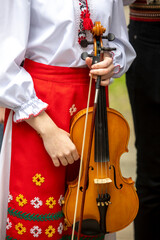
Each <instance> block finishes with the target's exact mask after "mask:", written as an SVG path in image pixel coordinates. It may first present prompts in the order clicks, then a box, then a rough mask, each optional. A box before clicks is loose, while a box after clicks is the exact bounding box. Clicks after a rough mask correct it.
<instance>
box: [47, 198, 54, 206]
mask: <svg viewBox="0 0 160 240" xmlns="http://www.w3.org/2000/svg"><path fill="white" fill-rule="evenodd" d="M46 205H47V206H48V207H49V208H53V207H54V205H56V200H54V198H53V197H49V198H48V199H47V200H46Z"/></svg>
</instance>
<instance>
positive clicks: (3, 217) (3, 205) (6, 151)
mask: <svg viewBox="0 0 160 240" xmlns="http://www.w3.org/2000/svg"><path fill="white" fill-rule="evenodd" d="M12 115H13V114H12V111H11V112H10V115H9V118H8V122H7V125H6V129H5V134H4V137H3V143H2V149H1V154H0V239H1V240H5V235H6V222H7V208H8V195H9V175H10V158H11V135H12Z"/></svg>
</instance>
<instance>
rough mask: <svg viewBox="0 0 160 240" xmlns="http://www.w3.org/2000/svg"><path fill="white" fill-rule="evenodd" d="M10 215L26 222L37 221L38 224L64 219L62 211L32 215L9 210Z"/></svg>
mask: <svg viewBox="0 0 160 240" xmlns="http://www.w3.org/2000/svg"><path fill="white" fill-rule="evenodd" d="M8 214H9V215H11V216H13V217H17V218H20V219H24V220H26V221H34V222H35V221H37V222H43V221H54V220H59V219H60V218H63V217H64V214H63V212H62V211H59V212H57V213H49V214H34V213H33V214H31V213H26V212H22V211H18V210H15V209H11V207H10V208H8Z"/></svg>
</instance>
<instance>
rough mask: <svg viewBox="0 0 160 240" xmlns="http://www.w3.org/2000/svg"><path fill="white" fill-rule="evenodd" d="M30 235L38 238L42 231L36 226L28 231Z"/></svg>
mask: <svg viewBox="0 0 160 240" xmlns="http://www.w3.org/2000/svg"><path fill="white" fill-rule="evenodd" d="M30 233H31V234H33V237H39V235H40V234H41V233H42V229H41V228H39V227H38V226H34V227H33V228H31V229H30Z"/></svg>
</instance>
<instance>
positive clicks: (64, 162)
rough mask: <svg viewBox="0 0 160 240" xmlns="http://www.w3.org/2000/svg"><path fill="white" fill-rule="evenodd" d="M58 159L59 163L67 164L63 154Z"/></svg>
mask: <svg viewBox="0 0 160 240" xmlns="http://www.w3.org/2000/svg"><path fill="white" fill-rule="evenodd" d="M58 159H59V160H60V162H61V164H62V165H63V166H67V165H68V161H67V159H66V158H65V157H64V156H59V157H58Z"/></svg>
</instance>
